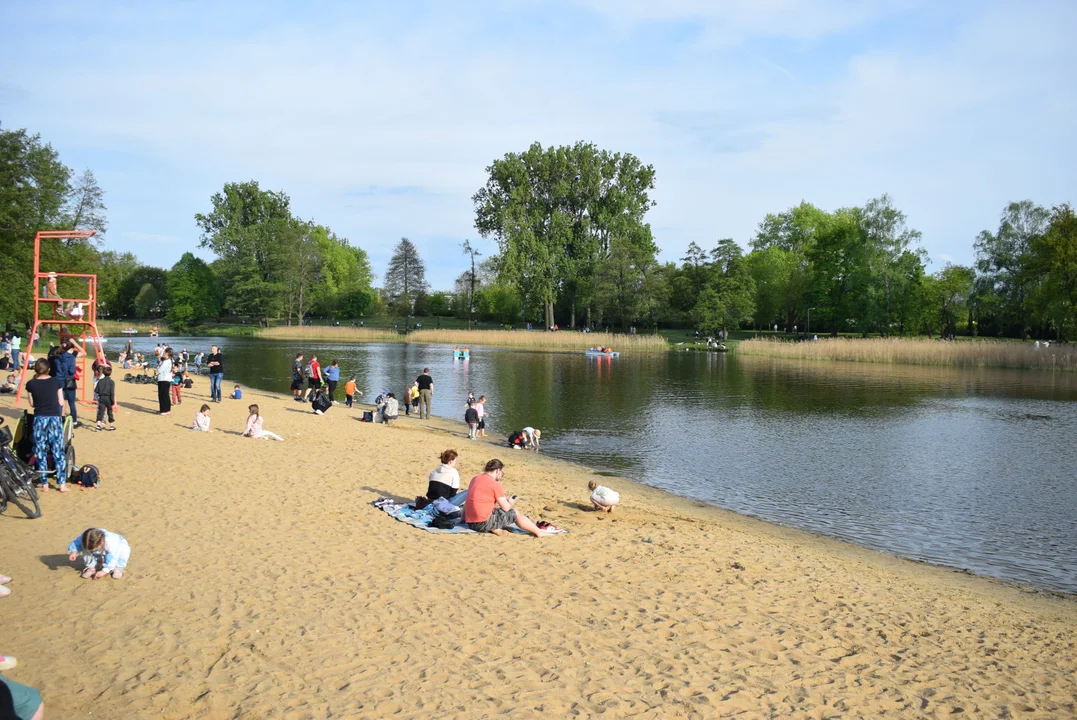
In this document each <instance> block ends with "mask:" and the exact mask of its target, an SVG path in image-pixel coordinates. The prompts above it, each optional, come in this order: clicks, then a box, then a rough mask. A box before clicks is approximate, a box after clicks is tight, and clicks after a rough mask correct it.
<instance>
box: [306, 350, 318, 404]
mask: <svg viewBox="0 0 1077 720" xmlns="http://www.w3.org/2000/svg"><path fill="white" fill-rule="evenodd" d="M321 386H322V366H321V365H320V364H319V363H318V356H317V355H311V356H310V362H309V363H307V391H306V392H305V393H304V394H303V399H304V400H306V399H307V398H308V397H310V394H311V393H312V392H314V391H315V390H318V389H319V388H321Z"/></svg>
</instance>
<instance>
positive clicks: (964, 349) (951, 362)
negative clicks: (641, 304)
mask: <svg viewBox="0 0 1077 720" xmlns="http://www.w3.org/2000/svg"><path fill="white" fill-rule="evenodd" d="M737 352H738V353H739V354H741V355H765V356H768V357H780V358H789V359H794V360H843V361H848V362H862V363H878V364H885V363H900V364H905V365H937V366H942V367H982V368H989V367H997V368H1018V369H1028V370H1063V371H1067V372H1077V349H1075V348H1072V347H1069V346H1053V347H1038V348H1037V347H1036V346H1035V345H1033V344H1031V343H1023V342H997V341H985V340H973V341H962V342H942V341H938V340H926V339H905V338H873V339H855V338H820V339H819V340H817V341H811V342H785V341H781V340H772V339H763V338H753V339H750V340H745V341H743V342H741V343H740V344H739V345H738V346H737Z"/></svg>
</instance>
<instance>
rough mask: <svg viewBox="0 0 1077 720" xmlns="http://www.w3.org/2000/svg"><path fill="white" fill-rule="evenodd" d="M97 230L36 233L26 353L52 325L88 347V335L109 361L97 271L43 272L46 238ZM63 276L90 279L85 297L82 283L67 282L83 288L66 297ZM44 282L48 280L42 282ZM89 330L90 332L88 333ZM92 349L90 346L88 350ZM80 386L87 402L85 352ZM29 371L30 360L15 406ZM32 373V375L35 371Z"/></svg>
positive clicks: (100, 357) (84, 235)
mask: <svg viewBox="0 0 1077 720" xmlns="http://www.w3.org/2000/svg"><path fill="white" fill-rule="evenodd" d="M96 234H97V231H96V230H42V231H40V232H38V234H37V235H35V236H34V327H33V329H32V330H31V331H30V333H29V337H28V338H27V345H26V350H25V354H26V357H27V358H29V357H30V356H31V355H32V354H33V352H34V340H35V339H36V338H37V337H38V330H40V329H41V328H43V327H47V326H49V325H56V326H57V327H59V332H60V340H61V341H62V340H65V339H66V338H69V337H79V336H81V338H82V347H83V348H86V347H87V346H86V338H87V337H89V338H90V342H92V343H93V348H94V353H95V354H96V356H97V359H98V360H99V361H100V362H102V363H104V362H105V351H104V349H103V348H102V347H101V333H100V332H98V330H97V300H96V298H97V275H88V274H85V273H60V272H54V271H47V272H41V241H42V240H68V239H75V238H81V239H85V240H88V239H90V238H92V237H93V236H94V235H96ZM60 278H76V279H81V280H85V281H86V289H85V297H82V295H83V290H82V288H81V284H79V283H70V282H67V283H65V290H67V289H68V288H69V287H70V285H72V284H77V285H79V288H78V289H77V290H75V291H74V293H72V292H65V293H63V294H66V295H71V294H74V295H76V296H78V297H62V296H61V293H60V292H59V290H58V288H59V281H60ZM42 283H44V284H42ZM87 332H88V333H89V335H87ZM87 352H88V350H87ZM78 368H79V377H80V378H81V383H80V385H81V387H80V388H79V392H80V397H79V399H80V400H81V401H82V402H86V388H87V387H90V388H92V387H93V382H90V381H89V378H88V376H87V374H86V354H85V353H83V354H81V355H80V356H79V359H78ZM27 371H30V372H31V373H32V372H33V369H32V368H31V367H30V365H29V363H22V368H21V370H20V371H19V392H18V394H17V395H16V396H15V406H16V407H18V405H19V403H20V402H21V401H22V394H23V389H24V388H25V387H26V376H27ZM31 377H32V375H31Z"/></svg>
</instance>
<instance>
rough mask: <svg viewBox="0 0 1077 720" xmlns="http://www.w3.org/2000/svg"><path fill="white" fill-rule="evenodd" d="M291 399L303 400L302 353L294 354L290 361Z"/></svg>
mask: <svg viewBox="0 0 1077 720" xmlns="http://www.w3.org/2000/svg"><path fill="white" fill-rule="evenodd" d="M292 399H293V400H295V401H296V402H303V353H301V352H298V353H296V354H295V360H293V361H292Z"/></svg>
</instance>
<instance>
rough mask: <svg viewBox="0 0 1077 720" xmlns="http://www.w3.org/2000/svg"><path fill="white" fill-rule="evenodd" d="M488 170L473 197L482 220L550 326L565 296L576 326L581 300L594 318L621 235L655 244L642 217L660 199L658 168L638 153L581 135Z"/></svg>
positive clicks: (507, 267) (509, 274)
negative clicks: (604, 270)
mask: <svg viewBox="0 0 1077 720" xmlns="http://www.w3.org/2000/svg"><path fill="white" fill-rule="evenodd" d="M486 170H487V174H488V179H487V182H486V184H485V185H484V186H483V187H482V188H481V189H480V190H479V191H478V192H477V193H476V194H475V195H474V197H473V201H474V203H475V227H476V228H477V229H478V231H479V233H480V234H481V235H482V236H483V237H489V238H493V239H494V240H496V241H497V243H498V246H499V248H500V250H501V262H500V269H501V272H502V274H503V278H504V279H505V281H507V282H510V283H511V284H512V285H513V286H514V287H516V288H517V290H518V292H519V294H520V296H521V298H522V299H523V301H524V304H525V308H527V309H529V310H530V309H541V314H542V315H543V317H544V322H545V324H546V326H547V327H549V326H552V325H554V324H555V319H554V305H555V303H556V302H557V300H558V299H559V297H560V296H561V295H564V296H565V297H566V299H567V307H568V324H569V325H570V326H574V325H575V323H576V314H577V311H578V309H579V308H580V307H581V304H582V306H583V307H584V309H585V312H586V314H587V316H588V317H587V321H588V322H589V321H590V317H589V316H590V311H591V308H592V304H593V303H594V301H595V297H596V296H595V291H596V282H595V280H596V276H597V274H598V273H599V272H600V271H601V266H602V264H603V263H605V262H607V261H609V260H610V258H611V252H612V248H613V246H614V242H615V239H616V238H619V239H620V240H619V242H620V243H621V244H622V245H623V243H624V242H638V243H640V244H641V248H646V247H653V240H652V239H651V237H650V228H649V226H646V225H645V223H644V222H643V219H644V215H645V214H646V212H647V210H648V209H650V207H652V206H653V204H654V203H653V201H652V200H651V199H650V197H649V192H650V190H652V189H653V188H654V169H653V168H652V167H651V166H650V165H644V164H643V163H642V162H640V160H639V159H638V158H636V157H635V156H633V155H631V154H628V153H613V152H609V151H606V150H599V149H598V148H596V147H595V146H594V145H592V144H589V143H582V142H581V143H577V144H576V145H573V146H561V147H549V148H545V149H544V148H543V147H542V145H541V144H539V143H534V144H533V145H532V146H531V147H530V148H528V149H527V150H526V151H524V152H522V153H509V154H507V155H505V156H504V157H503V158H501V159H499V160H495V161H494V162H493V163H492V164H491V165H490V166H489V167H488V168H487V169H486ZM536 314H537V313H536ZM532 316H533V315H532Z"/></svg>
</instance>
